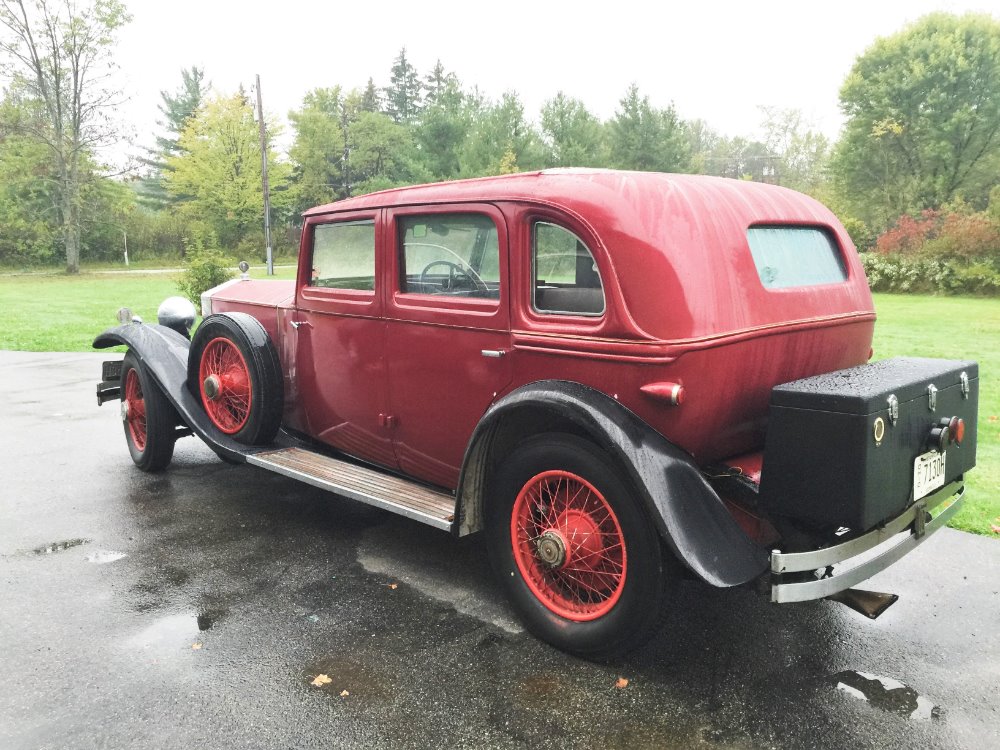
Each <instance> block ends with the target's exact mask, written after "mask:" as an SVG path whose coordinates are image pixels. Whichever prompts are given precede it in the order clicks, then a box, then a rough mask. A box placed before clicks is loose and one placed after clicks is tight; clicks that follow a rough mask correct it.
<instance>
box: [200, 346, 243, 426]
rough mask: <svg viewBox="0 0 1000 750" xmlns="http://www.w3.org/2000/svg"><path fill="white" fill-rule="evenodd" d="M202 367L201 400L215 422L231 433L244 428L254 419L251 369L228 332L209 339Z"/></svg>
mask: <svg viewBox="0 0 1000 750" xmlns="http://www.w3.org/2000/svg"><path fill="white" fill-rule="evenodd" d="M198 370H199V372H198V382H199V383H200V384H201V402H202V404H203V405H204V407H205V412H206V413H207V414H208V418H209V419H211V420H212V424H214V425H215V426H216V427H218V428H219V429H220V430H222V431H223V432H224V433H226V434H227V435H233V434H235V433H237V432H239V431H240V430H242V429H243V428H244V427H245V426H246V423H247V420H248V419H250V409H251V407H252V406H253V393H252V392H251V389H250V371H249V370H248V369H247V363H246V360H245V359H243V355H242V354H241V353H240V350H239V349H238V348H237V347H236V344H234V343H233V342H232V341H230V340H229V339H227V338H225V337H224V336H219V337H218V338H215V339H212V340H211V341H209V342H208V345H207V346H206V347H205V351H204V352H203V353H202V355H201V365H200V367H199V368H198Z"/></svg>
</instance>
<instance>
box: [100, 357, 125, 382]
mask: <svg viewBox="0 0 1000 750" xmlns="http://www.w3.org/2000/svg"><path fill="white" fill-rule="evenodd" d="M121 378H122V361H121V360H120V359H116V360H111V361H107V362H102V363H101V380H121Z"/></svg>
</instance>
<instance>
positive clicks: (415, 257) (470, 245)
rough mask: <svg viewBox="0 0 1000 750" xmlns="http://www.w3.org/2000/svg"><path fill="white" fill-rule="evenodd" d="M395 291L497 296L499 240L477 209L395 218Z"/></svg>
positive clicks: (498, 285) (454, 295) (498, 297)
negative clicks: (397, 271)
mask: <svg viewBox="0 0 1000 750" xmlns="http://www.w3.org/2000/svg"><path fill="white" fill-rule="evenodd" d="M399 242H400V247H399V250H400V256H399V260H400V280H399V284H400V287H399V288H400V291H402V292H406V293H409V294H443V295H448V296H451V297H477V298H485V299H500V242H499V240H498V238H497V228H496V225H495V224H494V223H493V220H492V219H491V218H490V217H488V216H484V215H482V214H472V213H469V214H434V215H430V216H402V217H400V219H399Z"/></svg>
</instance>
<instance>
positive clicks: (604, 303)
mask: <svg viewBox="0 0 1000 750" xmlns="http://www.w3.org/2000/svg"><path fill="white" fill-rule="evenodd" d="M539 224H548V225H549V226H553V227H556V228H558V229H562V230H563V231H564V232H567V233H569V234H570V235H572V236H573V237H574V238H575V239H576V241H577V242H579V243H580V244H581V245H583V246H584V247H585V248H586V249H587V253H588V254H589V255H590V260H591V261H593V264H594V271H595V272H596V273H597V278H598V280H599V281H600V282H601V311H600V312H596V313H592V312H575V311H573V310H544V309H541V308H539V307H538V306H537V305H536V304H535V302H536V300H535V294H536V292H537V291H538V286H537V283H536V282H537V281H538V268H537V265H538V244H537V240H536V238H537V229H538V225H539ZM528 237H529V242H530V246H529V254H530V255H531V263H530V266H531V276H530V278H529V279H528V296H529V298H530V300H529V308H530V310H531V312H532V313H534V314H535V315H542V316H551V315H555V316H558V317H560V318H566V317H573V318H587V319H588V320H596V319H599V318H603V317H604V316H605V315H606V314H607V312H608V293H607V291H606V288H605V286H604V277H603V276H601V269H600V267H599V266H598V264H597V257H596V256H595V255H594V251H593V250H591V249H590V245H589V244H587V243H586V242H585V241H584V240H583V238H582V237H580V235H578V234H577V233H576V232H574V231H573V230H572V229H569V228H568V227H566V226H564V225H562V224H559V223H557V222H555V221H553V220H551V219H549V218H547V217H546V218H537V217H536V218H533V219H531V227H530V229H529V232H528ZM577 288H579V287H577Z"/></svg>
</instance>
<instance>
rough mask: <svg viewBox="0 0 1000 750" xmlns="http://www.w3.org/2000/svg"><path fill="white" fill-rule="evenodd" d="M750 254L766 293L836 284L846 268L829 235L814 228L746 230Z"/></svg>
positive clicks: (843, 277) (756, 228) (754, 228)
mask: <svg viewBox="0 0 1000 750" xmlns="http://www.w3.org/2000/svg"><path fill="white" fill-rule="evenodd" d="M747 241H748V242H749V243H750V253H751V254H752V255H753V262H754V264H755V265H756V266H757V275H758V276H760V281H761V283H762V284H763V285H764V287H765V288H766V289H786V288H788V287H796V286H815V285H818V284H836V283H838V282H841V281H845V280H846V279H847V267H846V266H845V265H844V258H843V256H842V255H841V254H840V249H839V248H838V247H837V243H836V242H834V240H833V237H831V236H830V233H829V232H827V231H826V230H824V229H820V228H818V227H787V226H783V227H750V228H749V229H747Z"/></svg>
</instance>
